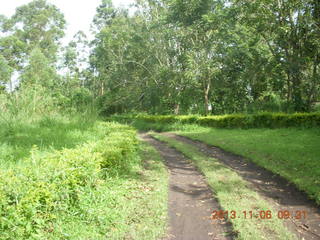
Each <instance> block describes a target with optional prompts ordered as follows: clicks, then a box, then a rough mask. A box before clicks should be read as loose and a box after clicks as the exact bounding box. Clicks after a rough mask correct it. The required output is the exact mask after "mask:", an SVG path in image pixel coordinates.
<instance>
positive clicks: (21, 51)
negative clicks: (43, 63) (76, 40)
mask: <svg viewBox="0 0 320 240" xmlns="http://www.w3.org/2000/svg"><path fill="white" fill-rule="evenodd" d="M2 28H3V30H4V31H5V32H6V35H8V36H7V37H5V38H4V39H2V41H1V42H0V49H2V51H5V49H7V48H8V47H9V46H10V48H11V49H14V50H13V51H11V52H10V54H11V55H13V56H10V58H12V59H13V58H16V59H17V58H20V59H23V60H20V61H19V62H18V63H20V66H21V65H23V64H21V62H22V63H23V62H24V61H25V60H26V56H29V54H30V53H31V51H33V49H35V48H39V49H41V51H42V52H43V54H44V55H45V56H46V58H47V59H49V60H50V61H51V62H54V61H55V60H56V54H57V51H58V48H59V45H58V43H59V40H60V39H61V38H62V37H63V36H64V28H65V20H64V16H63V14H62V13H61V12H60V11H59V9H58V8H57V7H56V6H54V5H52V4H49V3H47V1H46V0H34V1H32V2H30V3H28V4H26V5H23V6H21V7H18V8H17V9H16V12H15V14H14V15H13V16H12V17H11V18H9V19H7V20H6V21H5V24H4V25H3V27H2ZM16 45H18V48H17V47H16ZM22 45H23V46H22Z"/></svg>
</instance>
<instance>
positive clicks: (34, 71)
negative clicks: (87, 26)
mask: <svg viewBox="0 0 320 240" xmlns="http://www.w3.org/2000/svg"><path fill="white" fill-rule="evenodd" d="M131 10H132V9H127V8H116V7H114V6H113V4H112V1H111V0H102V1H101V4H100V5H99V7H98V8H97V11H96V15H95V17H94V19H93V23H92V33H93V35H94V39H93V40H92V41H89V40H88V38H87V36H86V35H85V33H84V32H82V31H79V32H78V33H77V34H76V35H75V36H74V38H73V39H72V40H71V41H70V42H69V43H68V44H66V46H63V45H62V43H61V40H62V38H63V37H64V35H65V26H66V21H65V18H64V15H63V13H62V12H61V11H60V10H59V9H58V8H57V7H56V6H54V5H53V4H51V3H49V1H47V0H33V1H30V2H29V3H28V4H25V5H22V6H19V7H17V8H16V11H15V13H14V14H13V15H12V16H3V15H0V238H1V239H81V238H82V239H105V238H108V239H126V238H128V239H156V238H159V237H161V236H162V235H163V233H164V232H163V231H164V227H165V221H166V214H165V211H166V204H165V203H166V195H167V193H166V187H167V179H166V177H167V176H166V172H165V171H164V167H163V165H162V163H161V161H160V157H159V155H158V154H157V153H156V151H155V150H154V149H152V148H151V147H150V146H148V145H142V144H141V143H140V142H139V141H138V140H137V138H136V131H135V130H134V128H132V127H129V126H128V125H122V124H119V123H114V122H112V121H113V120H116V121H121V122H124V123H132V124H133V125H134V126H135V127H136V128H138V129H156V130H180V131H181V132H180V133H181V134H183V135H186V136H188V137H191V138H195V139H199V140H201V141H204V142H207V143H209V144H214V145H217V146H220V147H223V148H225V149H226V150H229V151H232V152H235V153H238V154H241V155H244V156H246V157H248V158H250V159H252V161H254V162H256V163H257V164H259V165H261V166H264V167H266V168H268V169H270V170H271V171H274V172H276V173H279V174H280V175H282V176H284V177H286V178H287V179H288V180H289V181H291V182H294V183H295V184H296V185H297V186H298V187H299V188H300V189H302V190H304V191H306V192H307V193H308V194H309V196H310V197H311V198H313V199H315V200H316V201H317V202H318V203H320V196H319V192H320V191H319V190H320V189H319V187H318V185H319V181H318V179H319V176H320V173H319V171H318V170H319V168H318V164H317V161H318V160H317V156H319V150H318V146H317V143H318V142H319V125H320V115H319V106H320V105H319V100H320V99H319V94H320V82H319V79H320V75H319V74H320V73H319V64H320V45H319V44H320V2H319V1H318V0H305V1H298V0H292V1H284V0H278V1H269V0H190V1H187V2H186V1H182V0H139V1H136V3H135V8H134V10H132V11H131ZM112 114H120V115H116V116H113V117H110V116H111V115H112ZM123 114H126V115H123ZM160 114H163V115H160ZM173 114H174V115H173ZM180 114H184V115H180ZM191 114H192V115H191ZM210 115H212V116H210ZM100 117H104V118H106V117H107V118H108V120H111V121H109V122H101V121H100V120H99V119H100ZM208 127H214V128H208ZM292 127H295V128H292ZM218 128H219V129H218ZM224 128H230V129H224ZM231 128H233V129H231ZM238 128H248V129H249V128H250V129H249V130H240V129H238ZM257 128H260V129H257ZM270 128H283V129H272V130H271V129H270ZM300 128H301V129H300ZM170 144H174V145H175V144H176V143H173V142H170ZM176 146H178V145H176ZM179 148H181V151H184V153H185V154H186V155H188V156H189V157H190V158H192V159H194V160H195V162H196V163H197V164H199V166H200V167H201V168H202V171H203V172H204V173H205V174H207V175H208V176H211V177H210V178H212V179H216V178H220V177H222V175H223V174H229V173H228V171H227V170H226V169H224V168H223V166H220V165H219V167H221V169H223V170H221V172H219V171H217V172H214V171H212V167H215V166H218V163H217V162H216V161H215V160H211V161H205V159H204V157H203V156H202V155H200V154H199V153H197V152H196V151H194V149H192V148H190V150H188V151H187V149H186V147H185V146H182V145H181V146H179ZM146 162H147V165H148V164H149V165H150V167H148V168H144V166H145V165H146ZM230 174H231V173H230ZM232 176H233V177H232V178H231V179H230V181H231V182H226V184H231V183H232V181H235V179H238V178H239V177H238V176H236V175H234V174H233V175H232ZM237 181H238V180H237ZM239 182H241V181H240V180H239ZM216 184H218V185H216ZM219 184H220V183H214V182H211V185H212V187H213V188H214V190H215V191H217V193H219V191H220V190H219V189H221V186H222V185H219ZM241 184H242V182H241ZM242 185H243V184H242ZM242 185H241V186H242ZM243 187H244V188H242V187H241V189H239V191H240V190H241V191H244V192H243V193H244V195H247V196H252V197H254V198H256V197H257V196H256V195H255V194H254V193H252V192H250V191H249V190H248V189H247V188H246V187H245V186H243ZM220 193H221V192H220ZM227 193H228V194H230V196H228V194H227ZM221 194H222V193H221ZM226 194H227V195H224V194H222V195H219V197H220V198H221V201H222V202H223V203H222V204H225V205H224V206H226V207H229V205H228V204H229V202H230V199H231V198H236V196H234V194H235V193H233V192H232V191H228V192H226ZM257 201H258V203H257V204H260V203H261V205H259V207H260V208H264V207H266V206H267V205H265V204H264V203H262V202H260V200H257ZM141 205H143V206H144V208H141ZM252 207H253V206H252ZM239 208H241V207H240V206H239ZM234 224H235V226H236V229H237V230H236V231H239V233H240V235H239V236H240V238H245V237H250V236H251V235H250V234H249V232H248V231H249V228H252V229H251V230H252V231H260V230H261V229H254V227H252V226H253V225H245V223H241V221H240V222H237V221H236V222H235V223H234ZM237 224H238V225H237ZM270 224H271V222H270ZM275 225H276V224H275ZM281 226H282V225H281V224H280V225H279V226H274V227H273V226H271V225H270V226H269V225H268V226H263V227H262V228H264V227H266V228H267V229H273V230H274V234H275V235H277V236H280V238H283V237H284V236H286V234H287V233H286V232H281V231H282V230H281V229H282V227H281ZM257 234H258V233H257ZM258 235H259V234H258ZM258 235H257V236H258ZM259 236H260V235H259ZM261 236H263V235H261Z"/></svg>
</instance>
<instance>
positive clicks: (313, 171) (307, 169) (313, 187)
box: [178, 126, 320, 204]
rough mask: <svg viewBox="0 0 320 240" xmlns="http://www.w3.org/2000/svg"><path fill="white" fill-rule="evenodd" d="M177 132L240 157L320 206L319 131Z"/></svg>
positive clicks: (240, 130)
mask: <svg viewBox="0 0 320 240" xmlns="http://www.w3.org/2000/svg"><path fill="white" fill-rule="evenodd" d="M178 133H179V134H181V135H183V136H186V137H189V138H191V139H195V140H200V141H202V142H205V143H207V144H211V145H214V146H218V147H221V148H223V149H225V150H227V151H230V152H233V153H236V154H239V155H242V156H244V157H246V158H248V159H250V160H252V161H253V162H255V163H256V164H258V165H260V166H262V167H264V168H266V169H269V170H270V171H272V172H274V173H277V174H279V175H281V176H283V177H284V178H286V179H287V180H289V181H290V182H292V183H294V184H296V186H297V187H298V188H299V189H301V190H303V191H305V192H306V193H307V194H308V195H309V196H310V198H312V199H314V200H315V201H316V202H317V203H318V204H320V167H319V164H320V128H314V129H297V128H286V129H248V130H242V129H212V128H205V127H194V126H191V127H190V128H189V129H187V127H186V126H185V129H184V130H182V131H179V132H178Z"/></svg>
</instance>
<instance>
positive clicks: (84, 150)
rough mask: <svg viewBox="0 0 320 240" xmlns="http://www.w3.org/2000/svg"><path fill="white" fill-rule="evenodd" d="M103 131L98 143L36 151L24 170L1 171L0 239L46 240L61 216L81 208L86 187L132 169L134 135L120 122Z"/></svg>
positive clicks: (103, 124)
mask: <svg viewBox="0 0 320 240" xmlns="http://www.w3.org/2000/svg"><path fill="white" fill-rule="evenodd" d="M101 128H103V129H104V131H105V137H104V138H103V139H101V140H99V141H96V142H89V143H86V144H84V145H81V146H79V147H77V148H75V149H64V150H61V151H56V152H54V153H51V154H47V155H45V156H43V155H39V154H37V148H36V147H35V148H34V149H33V150H32V154H31V157H30V158H28V159H26V160H25V161H26V164H25V165H23V166H17V167H16V168H15V169H14V170H0V233H1V239H3V240H5V239H8V240H9V239H43V235H42V233H43V232H44V231H49V230H48V226H50V223H52V222H54V221H55V218H56V215H58V214H59V212H61V211H69V210H70V209H72V208H73V209H74V208H77V206H78V201H79V198H80V195H81V194H82V192H83V191H84V190H85V188H95V187H96V186H97V184H99V181H101V180H102V179H103V178H104V176H106V174H109V172H112V171H118V172H119V171H123V170H125V169H126V168H128V166H130V164H131V163H130V162H132V161H133V160H134V159H135V156H136V152H137V140H136V132H135V131H134V130H133V129H131V128H130V127H128V126H124V125H120V124H116V123H101Z"/></svg>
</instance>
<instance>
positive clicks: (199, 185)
mask: <svg viewBox="0 0 320 240" xmlns="http://www.w3.org/2000/svg"><path fill="white" fill-rule="evenodd" d="M140 137H141V138H142V139H143V140H145V141H147V142H149V143H150V144H151V145H153V146H154V147H155V148H156V149H157V150H158V151H159V153H160V154H161V156H162V157H163V159H164V160H165V161H166V165H167V167H168V169H169V173H170V180H169V203H168V211H169V213H168V214H169V229H168V236H167V237H166V238H165V240H215V239H219V240H220V239H221V240H226V239H232V237H231V236H230V233H231V231H232V228H231V226H230V224H227V223H225V222H221V221H219V222H214V221H213V220H212V219H210V216H211V213H212V211H214V210H220V209H221V207H220V206H219V204H218V202H217V201H216V200H215V199H214V198H213V193H212V191H211V190H210V188H209V186H208V184H207V183H206V181H205V179H204V177H203V176H202V175H201V174H200V173H199V172H198V171H197V170H196V168H195V167H194V166H193V165H192V164H191V163H190V162H189V161H188V160H187V159H186V158H185V157H184V156H183V155H182V154H181V153H179V152H178V151H176V150H174V149H172V148H170V147H168V146H166V144H164V143H161V142H159V141H157V140H155V139H153V138H151V137H150V136H148V135H146V134H141V135H140ZM228 233H229V234H228Z"/></svg>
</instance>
